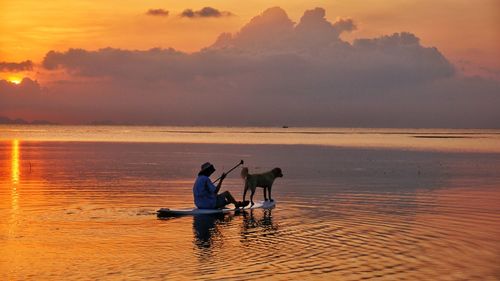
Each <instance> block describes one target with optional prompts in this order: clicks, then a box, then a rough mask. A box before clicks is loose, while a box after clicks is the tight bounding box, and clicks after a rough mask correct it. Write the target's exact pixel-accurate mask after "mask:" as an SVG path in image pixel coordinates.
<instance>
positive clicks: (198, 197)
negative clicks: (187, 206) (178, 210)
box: [193, 162, 250, 209]
mask: <svg viewBox="0 0 500 281" xmlns="http://www.w3.org/2000/svg"><path fill="white" fill-rule="evenodd" d="M214 172H215V167H214V165H212V164H210V162H207V163H204V164H203V165H201V171H200V172H199V173H198V177H197V178H196V181H195V182H194V186H193V196H194V204H195V205H196V207H197V208H198V209H220V208H224V207H225V206H226V205H228V204H234V206H235V207H236V208H241V207H245V206H246V205H248V204H249V203H250V202H249V201H245V202H241V201H236V200H235V199H234V197H233V196H232V195H231V193H229V191H224V192H222V193H221V194H218V193H219V190H220V187H221V185H222V181H223V180H224V179H225V178H226V174H225V173H222V176H221V177H220V181H219V184H217V186H215V185H214V184H213V183H212V181H211V180H210V178H209V177H210V175H212V174H213V173H214Z"/></svg>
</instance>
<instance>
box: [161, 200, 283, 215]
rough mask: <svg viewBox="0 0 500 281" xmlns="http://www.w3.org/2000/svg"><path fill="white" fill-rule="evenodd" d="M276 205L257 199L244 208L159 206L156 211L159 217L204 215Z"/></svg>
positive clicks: (270, 207)
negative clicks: (177, 207)
mask: <svg viewBox="0 0 500 281" xmlns="http://www.w3.org/2000/svg"><path fill="white" fill-rule="evenodd" d="M275 206H276V201H272V202H271V201H258V202H255V204H254V205H253V206H252V207H250V205H248V206H246V207H245V208H243V209H242V208H240V209H234V208H231V209H229V208H224V209H198V208H184V209H169V208H161V209H159V210H158V211H156V213H157V214H158V216H159V217H168V216H184V215H205V214H222V213H227V212H233V211H236V210H250V209H259V208H262V209H272V208H274V207H275Z"/></svg>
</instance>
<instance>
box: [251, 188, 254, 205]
mask: <svg viewBox="0 0 500 281" xmlns="http://www.w3.org/2000/svg"><path fill="white" fill-rule="evenodd" d="M250 192H251V193H250V202H251V203H250V207H252V206H253V205H254V203H253V195H254V194H255V187H254V188H253V189H252V190H250Z"/></svg>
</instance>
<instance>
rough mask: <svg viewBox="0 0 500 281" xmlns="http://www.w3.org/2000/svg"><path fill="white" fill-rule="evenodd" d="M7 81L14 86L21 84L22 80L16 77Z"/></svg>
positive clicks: (11, 77) (10, 77)
mask: <svg viewBox="0 0 500 281" xmlns="http://www.w3.org/2000/svg"><path fill="white" fill-rule="evenodd" d="M7 80H8V81H9V82H10V83H13V84H16V85H19V84H21V82H22V81H23V79H22V78H21V77H18V76H9V78H8V79H7Z"/></svg>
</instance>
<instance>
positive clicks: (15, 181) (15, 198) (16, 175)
mask: <svg viewBox="0 0 500 281" xmlns="http://www.w3.org/2000/svg"><path fill="white" fill-rule="evenodd" d="M11 154H12V160H11V170H12V175H11V180H12V195H11V206H12V212H13V213H14V214H15V213H17V211H18V210H19V193H18V190H17V188H18V185H19V179H20V175H21V172H20V169H19V156H20V155H19V154H20V153H19V140H17V139H15V140H12V153H11Z"/></svg>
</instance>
